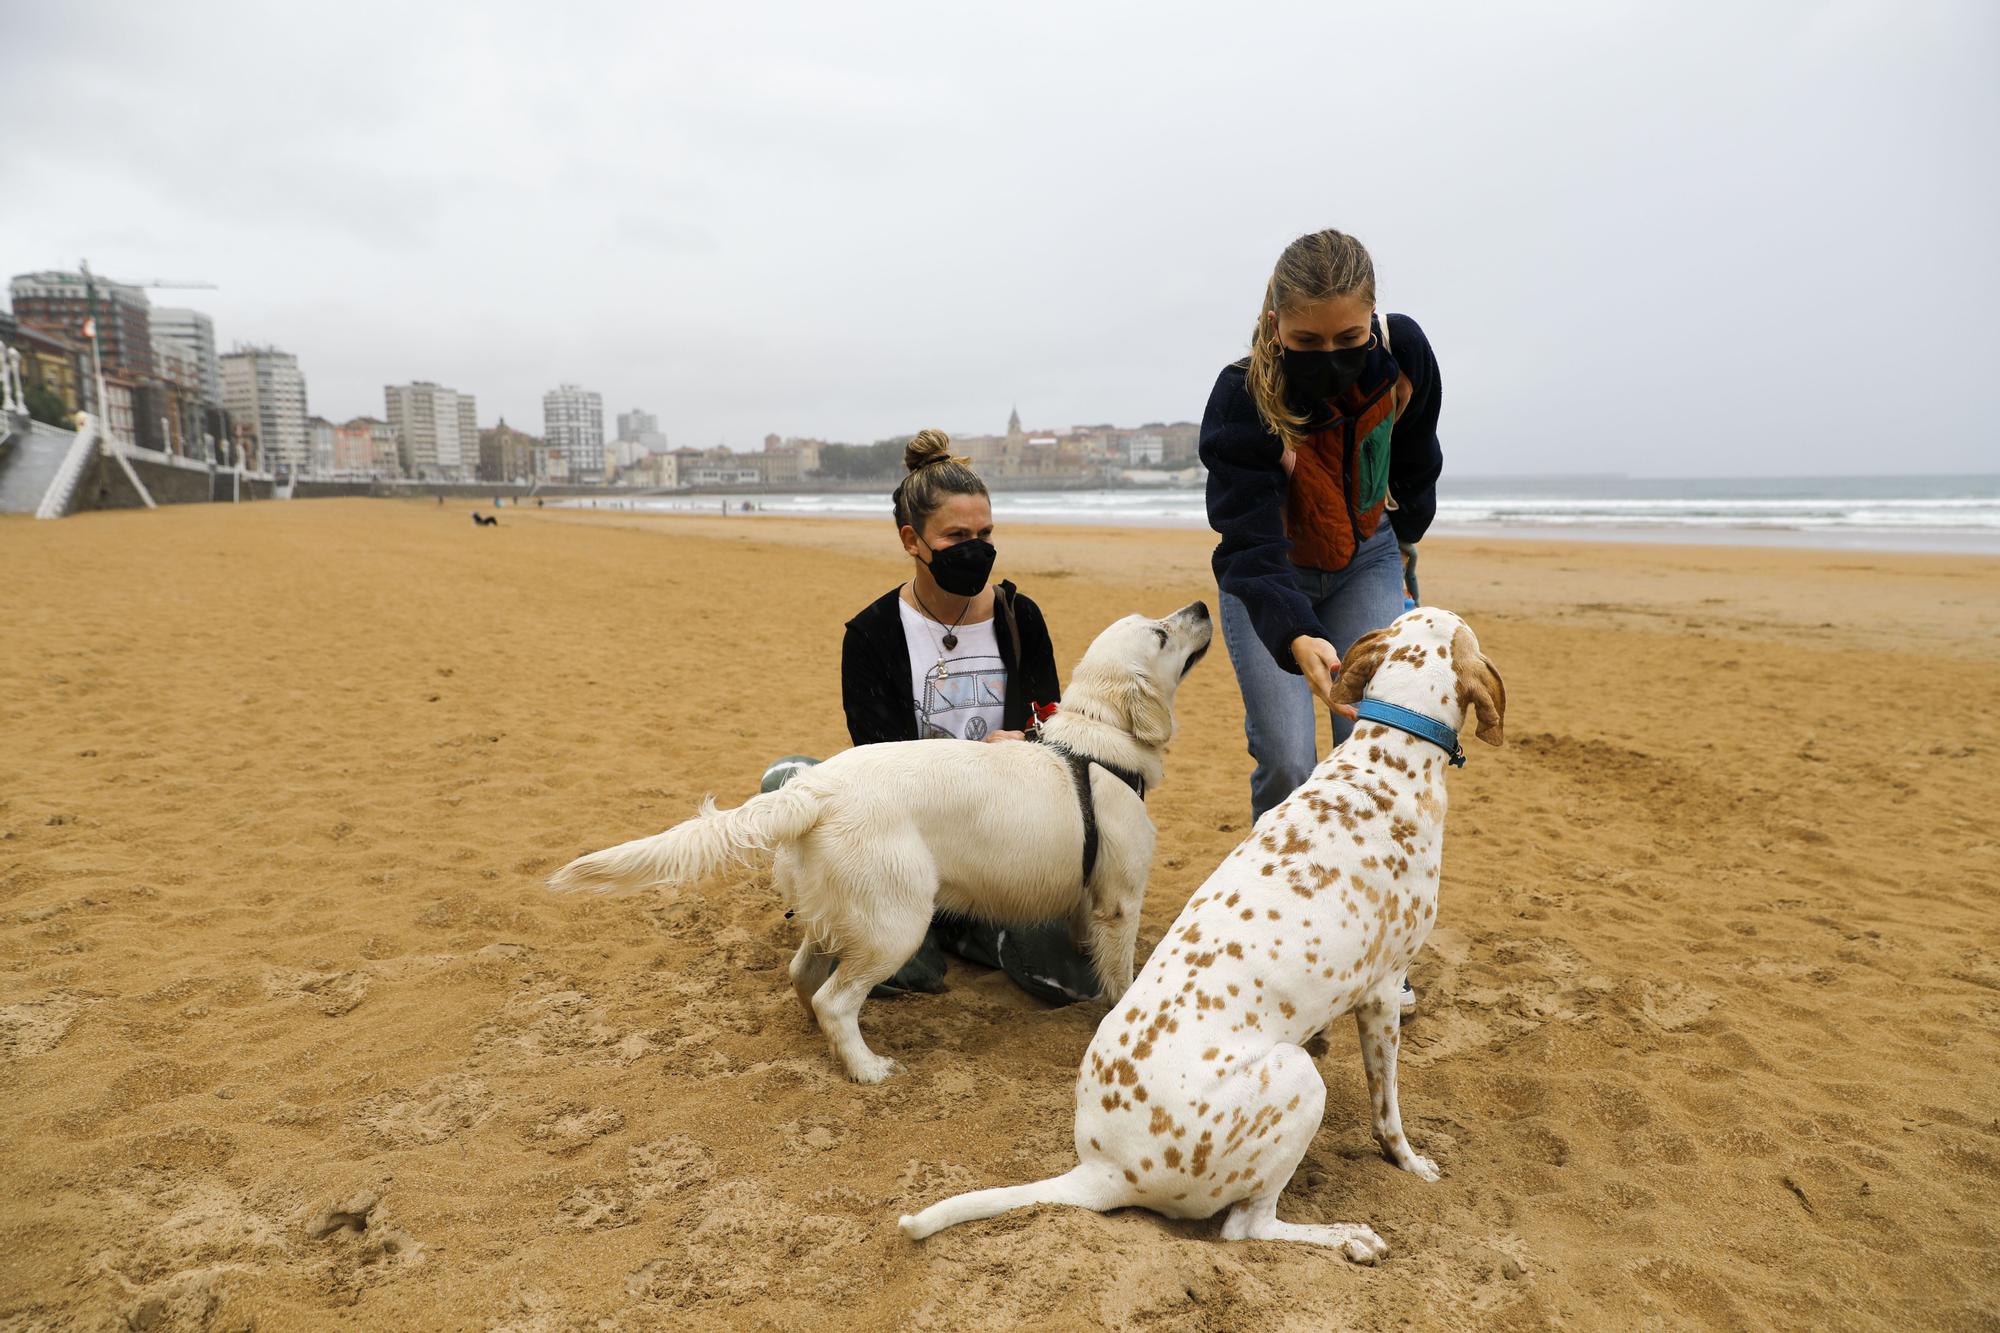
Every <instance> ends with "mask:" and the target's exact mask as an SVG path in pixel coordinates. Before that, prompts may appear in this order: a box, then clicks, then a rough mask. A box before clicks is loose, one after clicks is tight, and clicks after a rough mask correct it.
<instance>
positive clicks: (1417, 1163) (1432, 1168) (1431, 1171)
mask: <svg viewBox="0 0 2000 1333" xmlns="http://www.w3.org/2000/svg"><path fill="white" fill-rule="evenodd" d="M1396 1165H1397V1166H1400V1167H1402V1168H1403V1169H1404V1170H1405V1171H1407V1172H1409V1173H1410V1174H1411V1175H1413V1176H1415V1177H1416V1178H1417V1179H1419V1180H1428V1181H1431V1182H1433V1183H1435V1182H1436V1180H1437V1178H1438V1177H1439V1176H1442V1175H1443V1174H1444V1172H1442V1171H1440V1170H1438V1164H1437V1163H1436V1162H1433V1161H1432V1160H1431V1159H1430V1158H1428V1157H1419V1156H1418V1155H1417V1154H1415V1153H1408V1154H1406V1155H1405V1157H1404V1159H1403V1160H1402V1161H1400V1162H1398V1163H1396Z"/></svg>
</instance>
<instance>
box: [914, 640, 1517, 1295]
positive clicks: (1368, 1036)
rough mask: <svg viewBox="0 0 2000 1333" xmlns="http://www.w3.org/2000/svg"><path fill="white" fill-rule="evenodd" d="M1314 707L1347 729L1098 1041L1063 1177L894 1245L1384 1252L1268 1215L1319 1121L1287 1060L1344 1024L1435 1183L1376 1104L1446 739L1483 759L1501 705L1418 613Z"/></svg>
mask: <svg viewBox="0 0 2000 1333" xmlns="http://www.w3.org/2000/svg"><path fill="white" fill-rule="evenodd" d="M1364 691H1365V694H1364ZM1334 692H1335V697H1336V699H1337V700H1338V701H1340V702H1343V703H1355V702H1357V701H1358V702H1359V703H1360V708H1361V720H1360V721H1359V722H1357V723H1356V725H1355V728H1354V732H1353V735H1352V736H1351V737H1350V738H1349V739H1348V740H1347V741H1346V742H1345V743H1344V744H1342V745H1341V746H1340V748H1339V749H1337V750H1335V751H1334V752H1333V754H1332V755H1331V756H1330V757H1329V758H1328V759H1327V760H1326V762H1324V763H1322V764H1321V765H1320V766H1319V767H1318V768H1317V769H1315V770H1314V771H1313V775H1312V777H1311V778H1310V779H1308V780H1307V781H1306V783H1305V785H1303V786H1302V787H1300V788H1299V789H1298V790H1297V791H1295V792H1293V793H1292V795H1291V796H1290V797H1289V798H1288V799H1286V800H1285V801H1284V802H1283V803H1282V804H1280V805H1279V806H1277V807H1276V808H1275V809H1273V810H1270V811H1268V812H1267V813H1266V814H1265V815H1264V817H1263V818H1262V819H1260V820H1258V821H1257V825H1256V827H1255V828H1254V829H1252V830H1251V833H1250V837H1249V838H1248V840H1246V841H1245V842H1244V843H1243V844H1242V845H1241V846H1239V847H1237V848H1236V850H1235V851H1233V852H1231V853H1230V854H1229V856H1228V857H1227V858H1226V859H1225V860H1224V861H1223V863H1222V864H1221V865H1220V866H1218V867H1217V868H1216V870H1215V873H1214V874H1212V875H1210V876H1209V877H1208V881H1207V882H1206V883H1205V884H1203V885H1202V886H1201V888H1200V889H1198V890H1196V892H1195V894H1194V896H1193V897H1191V898H1189V899H1188V903H1187V906H1186V907H1185V908H1183V909H1182V910H1181V914H1180V917H1179V919H1177V920H1176V921H1175V922H1174V924H1173V926H1172V927H1171V928H1170V929H1169V930H1168V932H1167V935H1166V938H1165V939H1163V940H1162V941H1161V943H1160V946H1159V947H1158V948H1157V949H1155V950H1154V951H1153V956H1152V957H1151V958H1150V959H1148V960H1147V962H1146V966H1145V969H1144V970H1143V971H1142V972H1141V973H1140V974H1139V978H1138V980H1137V981H1135V982H1134V983H1133V984H1132V988H1131V989H1130V990H1129V991H1127V992H1126V993H1125V996H1124V998H1123V1000H1122V1001H1121V1002H1120V1003H1119V1004H1118V1005H1117V1006H1116V1008H1115V1009H1114V1010H1113V1012H1112V1013H1110V1014H1109V1015H1107V1016H1106V1017H1105V1020H1104V1022H1103V1024H1102V1025H1100V1026H1099V1027H1098V1029H1097V1036H1096V1037H1095V1039H1093V1040H1092V1042H1091V1044H1090V1050H1089V1052H1088V1054H1087V1055H1086V1058H1085V1061H1084V1066H1083V1068H1082V1069H1081V1070H1080V1071H1079V1073H1078V1075H1077V1084H1076V1152H1077V1157H1078V1159H1079V1161H1078V1165H1077V1167H1076V1168H1075V1169H1074V1170H1072V1171H1069V1172H1067V1173H1066V1174H1064V1175H1060V1176H1056V1177H1053V1178H1051V1179H1048V1180H1043V1181H1038V1182H1036V1183H1034V1184H1031V1185H1019V1186H1014V1187H1011V1188H1004V1189H987V1190H978V1191H975V1192H974V1193H971V1194H961V1195H959V1196H957V1197H956V1198H951V1199H946V1200H944V1201H943V1202H941V1203H937V1204H933V1205H932V1206H931V1207H929V1208H926V1209H925V1210H924V1211H923V1212H921V1213H918V1214H916V1215H915V1216H914V1217H905V1218H903V1219H902V1223H901V1225H902V1229H903V1232H904V1234H906V1235H908V1236H911V1237H913V1238H916V1239H919V1240H920V1239H922V1238H923V1237H925V1236H928V1235H930V1234H932V1233H933V1232H936V1231H939V1230H941V1229H943V1228H944V1227H948V1226H952V1225H955V1224H956V1223H959V1222H968V1221H972V1220H974V1219H976V1218H981V1217H991V1216H993V1215H994V1214H996V1213H1002V1212H1005V1211H1007V1210H1008V1209H1010V1208H1019V1207H1022V1206H1024V1205H1026V1204H1033V1203H1067V1204H1075V1205H1078V1206H1080V1207H1084V1208H1094V1209H1096V1210H1098V1211H1099V1212H1104V1211H1107V1210H1109V1209H1112V1208H1127V1207H1134V1206H1137V1207H1142V1208H1150V1209H1152V1210H1153V1211H1154V1212H1157V1213H1164V1214H1166V1215H1167V1216H1169V1217H1188V1218H1195V1217H1212V1216H1214V1215H1215V1214H1216V1213H1218V1212H1221V1211H1222V1210H1224V1209H1228V1210H1229V1212H1228V1216H1227V1217H1226V1218H1224V1220H1223V1224H1222V1236H1223V1239H1225V1240H1296V1241H1306V1242H1309V1243H1312V1244H1316V1245H1331V1246H1336V1247H1339V1248H1340V1249H1341V1250H1343V1251H1344V1252H1345V1253H1346V1254H1347V1256H1348V1257H1349V1258H1350V1259H1353V1260H1356V1261H1357V1262H1361V1263H1372V1262H1374V1261H1375V1260H1376V1259H1378V1258H1380V1257H1381V1256H1382V1255H1383V1254H1385V1253H1387V1251H1388V1247H1387V1246H1386V1245H1384V1244H1383V1242H1382V1238H1381V1237H1380V1236H1378V1235H1376V1234H1375V1232H1374V1231H1372V1230H1371V1229H1369V1228H1368V1227H1365V1226H1356V1225H1330V1226H1318V1225H1306V1224H1301V1223H1294V1222H1280V1221H1279V1220H1278V1218H1277V1205H1278V1196H1279V1195H1280V1194H1281V1193H1283V1192H1284V1188H1285V1185H1286V1182H1288V1181H1289V1180H1290V1179H1291V1178H1292V1173H1293V1171H1294V1170H1296V1169H1297V1167H1298V1164H1299V1161H1300V1159H1301V1158H1303V1157H1304V1156H1305V1151H1306V1146H1307V1145H1308V1144H1310V1143H1311V1142H1312V1138H1313V1134H1314V1132H1315V1131H1316V1130H1317V1129H1318V1128H1319V1123H1320V1116H1321V1112H1322V1111H1323V1110H1324V1108H1325V1105H1326V1084H1325V1083H1324V1082H1323V1081H1322V1080H1321V1078H1320V1074H1319V1070H1318V1069H1317V1068H1316V1067H1315V1066H1314V1064H1313V1059H1312V1057H1311V1056H1310V1055H1308V1054H1307V1053H1306V1051H1305V1049H1304V1044H1305V1043H1306V1042H1307V1041H1308V1040H1309V1039H1311V1038H1312V1037H1313V1036H1315V1035H1316V1034H1317V1033H1319V1032H1320V1031H1321V1030H1322V1029H1324V1028H1325V1027H1326V1026H1327V1025H1328V1024H1329V1023H1331V1022H1332V1021H1333V1020H1334V1019H1336V1018H1338V1017H1339V1016H1340V1015H1342V1014H1344V1013H1349V1012H1352V1013H1353V1014H1354V1017H1355V1022H1356V1024H1357V1025H1358V1027H1359V1028H1360V1033H1361V1056H1362V1064H1363V1066H1364V1067H1365V1068H1366V1070H1367V1074H1368V1086H1369V1091H1370V1094H1371V1097H1372V1100H1373V1102H1374V1111H1375V1138H1376V1141H1377V1142H1379V1143H1380V1144H1381V1145H1382V1151H1383V1152H1384V1154H1386V1155H1387V1156H1388V1158H1389V1160H1390V1161H1392V1162H1394V1163H1395V1164H1396V1165H1397V1166H1400V1167H1401V1168H1403V1169H1404V1170H1405V1171H1409V1172H1412V1173H1414V1174H1416V1175H1418V1176H1421V1177H1423V1178H1424V1179H1425V1180H1436V1179H1437V1177H1438V1169H1437V1166H1436V1165H1435V1164H1434V1163H1432V1162H1431V1161H1430V1160H1428V1159H1427V1158H1424V1157H1422V1156H1419V1155H1418V1154H1417V1152H1416V1151H1415V1149H1413V1148H1412V1147H1411V1146H1410V1143H1409V1141H1408V1140H1407V1139H1406V1138H1404V1137H1403V1120H1402V1113H1401V1112H1400V1110H1399V1109H1398V1107H1397V1105H1396V1049H1397V1041H1398V1031H1397V1024H1398V1017H1397V1016H1398V1010H1399V1003H1398V1001H1399V991H1400V987H1401V978H1402V976H1403V973H1404V970H1405V969H1406V968H1407V967H1408V966H1409V963H1410V960H1411V959H1412V958H1414V957H1415V956H1416V953H1417V950H1418V949H1420V948H1421V947H1422V946H1423V943H1424V940H1425V939H1426V938H1427V937H1428V936H1429V935H1430V930H1431V925H1432V923H1433V921H1434V920H1435V919H1436V912H1437V890H1438V868H1439V863H1440V861H1441V859H1442V854H1443V850H1444V816H1445V783H1444V778H1445V769H1446V767H1447V766H1448V765H1455V764H1458V763H1462V762H1463V761H1464V756H1463V754H1462V752H1460V751H1459V750H1458V743H1457V739H1456V732H1457V731H1458V729H1459V727H1460V726H1461V725H1463V724H1464V723H1465V722H1466V721H1467V720H1468V719H1471V718H1476V719H1477V722H1476V725H1477V732H1478V735H1479V737H1480V739H1481V740H1484V741H1487V742H1489V743H1491V744H1494V745H1498V744H1500V742H1501V735H1502V719H1503V716H1504V714H1505V711H1506V703H1507V695H1506V689H1505V687H1504V686H1503V685H1502V683H1501V680H1500V673H1499V672H1497V671H1495V670H1494V669H1493V665H1492V663H1490V662H1488V661H1487V660H1486V658H1485V657H1484V655H1482V654H1481V652H1480V651H1479V641H1478V640H1477V639H1476V638H1475V637H1474V636H1473V633H1472V631H1471V630H1470V629H1469V628H1467V627H1466V625H1465V623H1464V622H1463V621H1461V620H1460V619H1459V618H1458V617H1457V616H1455V615H1453V614H1451V613H1450V612H1448V611H1440V610H1436V609H1435V608H1431V607H1420V608H1418V609H1417V610H1415V611H1410V612H1407V613H1405V614H1404V615H1403V616H1402V617H1401V618H1399V619H1398V620H1397V621H1396V622H1395V624H1393V625H1391V626H1390V627H1389V628H1388V629H1385V630H1376V631H1374V632H1372V633H1369V634H1365V635H1363V636H1362V637H1361V638H1360V640H1358V641H1357V642H1356V643H1355V644H1354V646H1353V648H1352V649H1350V650H1349V652H1348V654H1347V658H1346V662H1345V664H1344V665H1343V667H1342V669H1341V672H1340V675H1339V676H1338V678H1337V679H1336V681H1335V685H1334ZM1381 718H1389V719H1391V720H1390V721H1387V722H1385V721H1381V720H1379V719H1381Z"/></svg>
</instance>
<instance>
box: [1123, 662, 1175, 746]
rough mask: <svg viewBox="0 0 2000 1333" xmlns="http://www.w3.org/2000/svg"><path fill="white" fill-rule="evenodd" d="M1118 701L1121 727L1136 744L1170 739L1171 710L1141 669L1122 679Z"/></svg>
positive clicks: (1157, 742) (1172, 714)
mask: <svg viewBox="0 0 2000 1333" xmlns="http://www.w3.org/2000/svg"><path fill="white" fill-rule="evenodd" d="M1118 703H1119V707H1120V708H1121V709H1123V710H1124V713H1125V729H1126V730H1127V731H1130V732H1131V733H1132V739H1133V740H1135V741H1138V742H1139V744H1141V745H1165V744H1166V743H1167V742H1168V741H1170V740H1172V739H1173V738H1174V710H1173V709H1172V708H1170V707H1168V706H1167V701H1166V699H1165V698H1164V697H1163V696H1162V695H1161V693H1160V687H1159V686H1158V685H1157V684H1155V683H1154V681H1153V678H1152V677H1151V676H1149V675H1147V674H1146V673H1145V672H1143V671H1135V672H1133V673H1132V675H1131V677H1130V679H1128V680H1126V681H1125V682H1123V685H1122V688H1121V689H1120V690H1119V699H1118Z"/></svg>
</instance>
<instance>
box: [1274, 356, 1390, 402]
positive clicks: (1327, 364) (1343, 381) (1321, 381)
mask: <svg viewBox="0 0 2000 1333" xmlns="http://www.w3.org/2000/svg"><path fill="white" fill-rule="evenodd" d="M1374 350H1375V344H1374V342H1373V341H1372V340H1371V341H1370V342H1368V343H1365V344H1363V345H1362V346H1360V347H1340V348H1335V349H1334V350H1333V351H1330V352H1300V351H1295V350H1293V349H1292V348H1290V347H1287V348H1285V392H1286V393H1287V394H1288V395H1290V396H1291V397H1292V398H1293V399H1294V400H1296V401H1297V402H1298V403H1299V404H1301V405H1306V404H1311V405H1313V406H1318V405H1319V404H1321V403H1326V402H1330V401H1331V400H1333V399H1335V398H1339V397H1341V396H1342V395H1344V394H1345V393H1346V392H1347V391H1348V390H1349V389H1351V388H1353V387H1354V384H1355V381H1357V380H1359V379H1360V378H1361V372H1362V371H1363V370H1365V369H1367V367H1368V357H1369V354H1370V353H1371V352H1373V351H1374Z"/></svg>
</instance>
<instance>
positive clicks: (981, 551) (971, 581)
mask: <svg viewBox="0 0 2000 1333" xmlns="http://www.w3.org/2000/svg"><path fill="white" fill-rule="evenodd" d="M999 554H1000V553H999V552H998V551H996V550H994V549H993V543H992V542H989V541H986V540H984V539H982V538H979V537H974V538H972V539H971V540H970V541H962V542H960V543H958V544H957V545H956V546H947V547H945V548H944V549H943V550H941V551H932V552H931V558H930V562H929V563H930V570H931V577H932V578H934V579H936V580H937V586H938V587H940V588H943V589H944V590H945V591H946V592H948V593H950V594H951V595H952V596H954V597H970V596H972V595H973V594H974V593H976V592H978V591H979V590H980V589H981V588H984V587H985V586H986V576H987V575H989V574H991V573H992V572H993V561H994V559H995V558H996V557H997V556H998V555H999Z"/></svg>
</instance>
